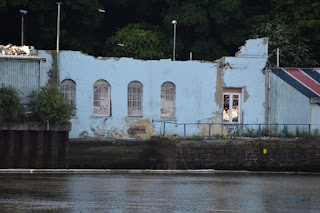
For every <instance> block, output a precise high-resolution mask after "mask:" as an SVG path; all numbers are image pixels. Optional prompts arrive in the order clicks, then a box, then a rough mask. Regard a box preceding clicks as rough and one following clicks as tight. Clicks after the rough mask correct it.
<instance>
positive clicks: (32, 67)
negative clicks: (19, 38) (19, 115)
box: [0, 57, 41, 104]
mask: <svg viewBox="0 0 320 213" xmlns="http://www.w3.org/2000/svg"><path fill="white" fill-rule="evenodd" d="M40 63H41V60H34V59H33V60H25V59H23V60H22V59H8V58H1V57H0V86H12V87H14V88H15V89H17V90H18V91H19V92H20V97H21V101H22V103H23V104H26V103H27V96H28V95H29V94H30V93H31V92H32V91H33V90H39V88H40Z"/></svg>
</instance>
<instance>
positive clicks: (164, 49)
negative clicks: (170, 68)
mask: <svg viewBox="0 0 320 213" xmlns="http://www.w3.org/2000/svg"><path fill="white" fill-rule="evenodd" d="M146 28H147V27H143V26H142V25H140V24H130V25H128V26H126V27H124V28H122V29H119V30H118V31H117V32H116V34H115V35H114V36H112V37H110V38H108V39H107V41H106V45H105V54H106V55H107V56H113V57H132V58H138V59H161V58H168V55H169V50H170V51H171V48H170V47H169V44H170V43H169V42H168V41H167V39H166V38H165V36H164V34H163V33H161V32H160V31H159V30H158V29H155V28H153V29H150V28H149V29H146Z"/></svg>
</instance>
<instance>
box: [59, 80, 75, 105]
mask: <svg viewBox="0 0 320 213" xmlns="http://www.w3.org/2000/svg"><path fill="white" fill-rule="evenodd" d="M60 91H61V92H62V93H63V95H64V97H66V99H67V101H68V102H69V103H71V104H73V105H76V83H75V82H74V81H73V80H69V79H66V80H63V81H62V82H61V84H60Z"/></svg>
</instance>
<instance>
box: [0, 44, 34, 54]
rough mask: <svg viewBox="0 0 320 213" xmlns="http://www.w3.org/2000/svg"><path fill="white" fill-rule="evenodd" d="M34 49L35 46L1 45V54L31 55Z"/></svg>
mask: <svg viewBox="0 0 320 213" xmlns="http://www.w3.org/2000/svg"><path fill="white" fill-rule="evenodd" d="M33 50H34V47H33V46H16V45H12V44H8V45H0V55H26V56H29V55H31V54H32V51H33Z"/></svg>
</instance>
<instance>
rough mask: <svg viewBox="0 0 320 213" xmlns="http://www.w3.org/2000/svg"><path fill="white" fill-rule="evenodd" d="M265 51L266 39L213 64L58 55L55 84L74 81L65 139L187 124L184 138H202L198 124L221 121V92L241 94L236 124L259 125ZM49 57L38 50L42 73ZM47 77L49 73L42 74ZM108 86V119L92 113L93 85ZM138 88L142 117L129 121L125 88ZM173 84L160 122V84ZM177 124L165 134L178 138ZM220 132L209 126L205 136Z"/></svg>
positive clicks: (139, 133) (140, 134)
mask: <svg viewBox="0 0 320 213" xmlns="http://www.w3.org/2000/svg"><path fill="white" fill-rule="evenodd" d="M267 52H268V41H267V39H254V40H248V41H247V42H246V44H245V45H244V46H243V47H241V48H240V50H239V52H238V53H237V54H236V57H224V58H222V59H219V60H216V61H214V62H200V61H171V60H170V59H165V60H148V61H143V60H135V59H131V58H95V57H92V56H88V55H85V54H83V53H81V52H76V51H61V52H60V56H59V67H58V68H59V72H60V82H61V81H63V80H65V79H71V80H73V81H74V82H75V83H76V107H77V114H76V116H75V117H74V118H73V119H72V120H71V123H72V130H71V132H70V137H71V138H86V137H98V138H126V139H134V138H141V139H148V138H150V136H152V135H159V134H162V133H163V124H162V123H160V122H158V121H164V120H165V121H171V122H173V123H179V124H182V123H193V124H189V125H187V128H186V129H187V131H186V133H187V135H195V134H202V135H207V134H208V126H206V125H201V124H199V123H208V122H209V123H220V124H221V123H222V111H223V90H224V88H237V89H240V90H241V100H240V111H241V112H242V113H241V116H242V115H243V117H240V121H241V122H245V123H263V122H265V73H264V71H263V69H264V67H265V65H266V61H267ZM52 55H53V54H50V53H48V52H46V51H39V56H41V57H45V58H47V61H48V62H47V65H46V66H47V67H45V69H46V70H47V71H48V73H50V72H51V70H52V69H53V67H50V63H51V62H52V64H54V63H53V62H54V58H53V57H52ZM48 78H50V75H48ZM101 79H103V80H106V81H107V82H108V83H109V84H110V85H111V116H94V115H93V85H94V84H95V82H96V81H98V80H101ZM131 81H139V82H141V83H142V84H143V96H142V100H143V101H142V102H143V104H142V108H143V109H142V116H141V117H129V116H128V109H127V91H128V84H129V83H130V82H131ZM168 81H169V82H172V83H173V84H175V86H176V96H175V97H176V100H175V117H174V118H171V119H163V118H161V116H160V115H161V113H160V110H161V109H160V107H161V101H160V95H161V85H162V84H163V83H164V82H168ZM183 131H184V129H183V125H177V124H170V123H167V125H166V134H167V135H174V134H178V135H183ZM221 131H223V129H221V128H220V127H218V126H213V127H212V129H211V134H215V133H217V134H218V133H219V134H220V133H221Z"/></svg>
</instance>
